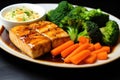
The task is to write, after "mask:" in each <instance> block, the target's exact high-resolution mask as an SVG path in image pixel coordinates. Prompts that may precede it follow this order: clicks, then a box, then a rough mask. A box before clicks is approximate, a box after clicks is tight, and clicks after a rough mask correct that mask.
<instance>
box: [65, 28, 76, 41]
mask: <svg viewBox="0 0 120 80" xmlns="http://www.w3.org/2000/svg"><path fill="white" fill-rule="evenodd" d="M67 28H68V29H67V32H68V34H69V35H70V38H71V40H73V41H75V42H76V39H77V35H78V29H77V28H74V27H70V26H69V27H67Z"/></svg>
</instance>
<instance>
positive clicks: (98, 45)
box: [94, 42, 102, 50]
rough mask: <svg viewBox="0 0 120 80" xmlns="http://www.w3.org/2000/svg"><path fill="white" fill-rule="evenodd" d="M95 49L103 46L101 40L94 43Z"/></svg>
mask: <svg viewBox="0 0 120 80" xmlns="http://www.w3.org/2000/svg"><path fill="white" fill-rule="evenodd" d="M94 47H95V50H97V49H100V48H101V47H102V46H101V44H100V43H99V42H97V43H95V44H94Z"/></svg>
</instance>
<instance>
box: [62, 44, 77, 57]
mask: <svg viewBox="0 0 120 80" xmlns="http://www.w3.org/2000/svg"><path fill="white" fill-rule="evenodd" d="M77 47H79V44H78V43H76V44H74V45H72V46H70V47H68V48H66V49H65V50H63V51H62V52H61V56H62V57H63V58H65V57H66V56H68V55H69V54H70V53H71V52H72V51H74V50H75V49H76V48H77Z"/></svg>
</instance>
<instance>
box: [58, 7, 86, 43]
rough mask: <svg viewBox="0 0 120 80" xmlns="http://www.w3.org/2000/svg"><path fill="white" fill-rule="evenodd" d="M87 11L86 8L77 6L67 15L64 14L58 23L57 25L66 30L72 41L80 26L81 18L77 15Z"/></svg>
mask: <svg viewBox="0 0 120 80" xmlns="http://www.w3.org/2000/svg"><path fill="white" fill-rule="evenodd" d="M84 11H87V9H86V8H84V7H82V6H77V7H75V8H74V9H72V10H71V11H70V12H69V13H68V15H67V16H65V17H64V18H63V19H62V20H61V21H60V24H59V27H61V28H63V29H64V30H65V31H67V32H68V34H69V35H70V38H71V39H72V40H73V41H76V39H77V34H78V32H79V30H80V28H81V24H82V19H81V17H80V16H79V15H80V13H81V12H84Z"/></svg>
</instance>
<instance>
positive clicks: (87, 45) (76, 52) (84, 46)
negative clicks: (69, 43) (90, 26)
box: [64, 43, 90, 63]
mask: <svg viewBox="0 0 120 80" xmlns="http://www.w3.org/2000/svg"><path fill="white" fill-rule="evenodd" d="M89 46H90V45H89V43H85V44H83V45H81V46H79V47H78V48H76V49H75V50H74V51H73V52H72V53H71V54H69V55H68V56H67V57H66V58H65V59H64V62H66V63H69V62H70V60H69V58H70V57H72V56H74V55H76V54H78V53H79V52H81V51H82V50H85V49H87V48H88V47H89Z"/></svg>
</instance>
